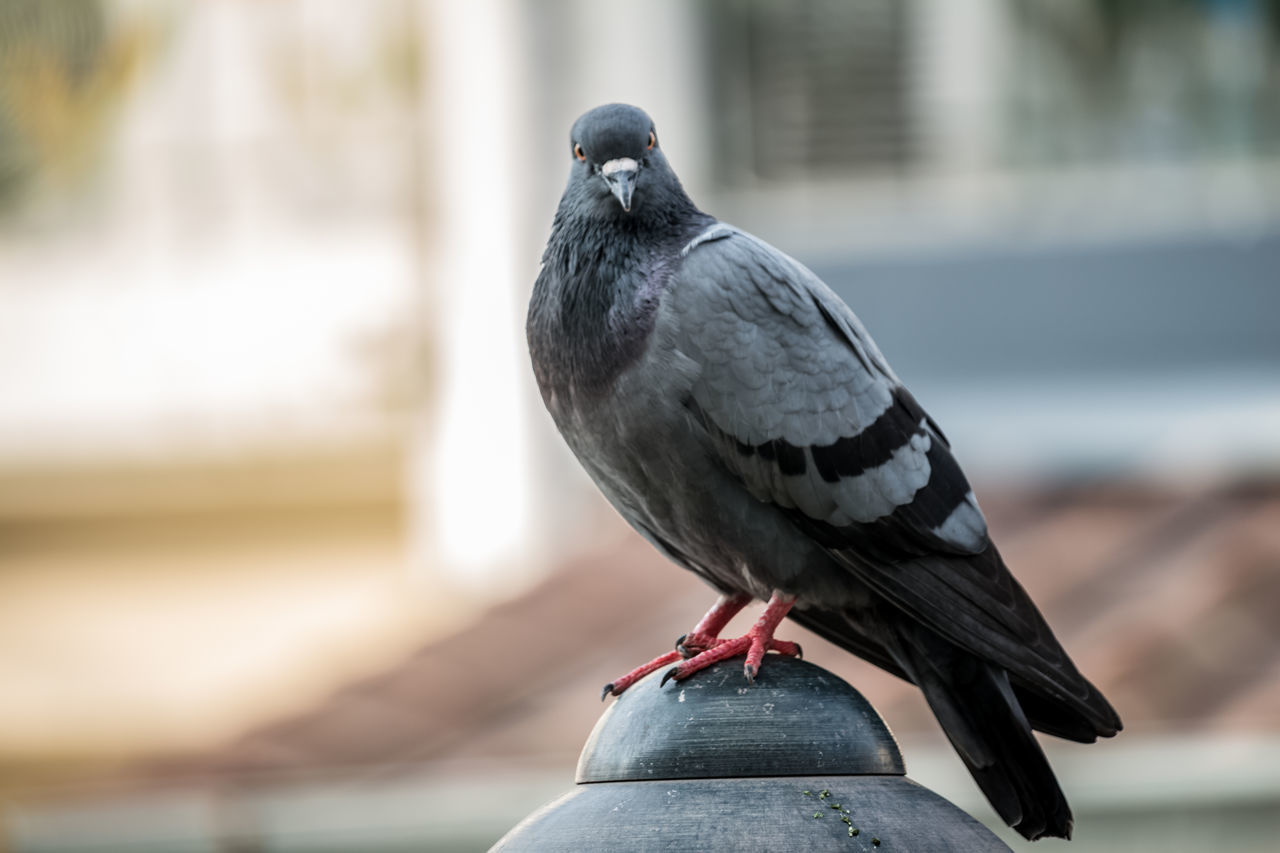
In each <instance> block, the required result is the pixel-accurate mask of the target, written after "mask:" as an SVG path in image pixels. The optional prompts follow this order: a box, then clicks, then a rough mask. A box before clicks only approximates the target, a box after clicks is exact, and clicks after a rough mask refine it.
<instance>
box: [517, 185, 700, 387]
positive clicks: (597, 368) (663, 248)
mask: <svg viewBox="0 0 1280 853" xmlns="http://www.w3.org/2000/svg"><path fill="white" fill-rule="evenodd" d="M711 221H713V220H712V219H711V217H708V216H707V215H706V214H703V213H701V212H700V211H698V210H697V208H695V207H693V205H692V203H690V204H689V207H688V212H687V214H686V215H684V216H680V217H662V218H657V217H652V216H649V217H645V216H635V217H619V218H615V219H602V218H599V217H591V216H583V215H581V214H577V215H575V213H574V212H572V211H567V210H565V209H563V208H562V209H561V211H560V212H559V213H558V215H557V216H556V221H555V224H554V225H553V227H552V233H551V240H550V241H549V242H548V244H547V251H546V254H545V255H544V256H543V270H542V274H541V275H540V276H539V277H538V282H537V284H536V285H535V289H534V297H533V300H532V302H531V304H530V311H529V336H530V345H531V347H532V348H533V350H534V356H535V361H536V362H538V363H539V364H538V365H537V366H538V367H539V384H541V385H543V386H544V391H545V390H546V386H548V385H551V386H554V387H556V388H557V389H558V390H560V391H562V392H563V391H568V392H570V393H571V394H572V396H574V397H575V398H577V397H581V396H586V397H595V396H597V395H598V394H600V393H601V392H603V391H604V390H605V389H606V388H608V387H609V384H610V382H611V380H612V379H613V378H614V377H615V376H616V375H617V374H618V373H619V372H620V371H621V370H623V369H624V368H625V367H626V366H627V365H628V364H630V363H631V362H633V361H634V360H635V359H636V358H638V357H639V356H640V354H641V353H642V352H643V351H644V346H645V342H646V341H647V340H648V337H649V333H650V332H651V331H652V329H653V322H654V315H655V312H656V311H657V308H658V304H659V303H660V301H661V297H662V293H663V291H664V290H665V288H666V285H667V282H668V280H669V279H670V276H671V273H672V272H674V269H675V267H676V265H677V264H678V263H679V253H680V248H681V247H682V246H683V245H685V244H686V243H687V242H688V241H689V240H690V239H692V238H693V237H694V236H695V235H696V234H698V233H699V232H700V231H702V230H703V229H705V228H706V227H707V224H708V223H710V222H711Z"/></svg>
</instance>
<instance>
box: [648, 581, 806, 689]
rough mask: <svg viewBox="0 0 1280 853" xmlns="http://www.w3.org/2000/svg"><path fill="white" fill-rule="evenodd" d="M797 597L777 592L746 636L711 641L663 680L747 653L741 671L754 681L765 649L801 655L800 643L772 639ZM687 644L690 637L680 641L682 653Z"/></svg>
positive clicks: (671, 670) (678, 677)
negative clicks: (706, 646)
mask: <svg viewBox="0 0 1280 853" xmlns="http://www.w3.org/2000/svg"><path fill="white" fill-rule="evenodd" d="M795 600H796V599H795V596H793V595H786V594H784V593H781V592H777V591H775V592H774V593H773V596H772V597H771V598H770V599H769V604H768V605H767V606H766V607H765V609H764V613H762V614H761V615H760V618H759V620H757V621H756V624H754V625H752V626H751V630H750V631H748V632H747V633H746V634H745V635H744V636H741V637H737V638H735V639H732V640H720V639H712V640H710V647H709V648H705V649H704V650H703V651H700V652H698V653H697V654H695V655H693V656H692V657H690V658H688V659H687V660H685V661H682V662H681V663H680V664H678V665H676V666H673V667H671V669H669V670H667V671H666V672H665V673H664V674H663V676H662V682H661V683H662V684H666V683H667V681H668V680H670V679H672V678H674V679H675V680H676V681H682V680H683V679H686V678H688V677H689V676H691V675H693V674H694V673H695V672H698V671H700V670H703V669H706V668H707V667H709V666H711V664H713V663H717V662H719V661H722V660H725V659H726V658H731V657H735V656H737V655H740V654H743V653H744V652H745V653H746V655H747V661H746V664H744V665H743V668H742V671H743V674H744V675H745V676H746V678H747V681H748V682H749V683H752V682H754V681H755V680H756V675H758V674H759V672H760V666H761V664H762V663H763V662H764V655H765V652H777V653H778V654H781V655H787V656H788V657H800V656H801V655H802V651H801V649H800V645H799V644H798V643H793V642H791V641H789V640H775V639H774V638H773V632H774V631H775V630H777V628H778V623H779V622H781V621H782V619H783V617H785V616H786V615H787V612H788V611H789V610H791V606H792V605H793V604H795ZM699 640H702V642H703V643H705V642H707V639H706V638H699ZM688 647H689V644H688V642H687V638H686V642H684V643H677V650H678V651H680V652H681V653H683V652H684V651H685V649H686V648H688ZM651 671H652V670H651Z"/></svg>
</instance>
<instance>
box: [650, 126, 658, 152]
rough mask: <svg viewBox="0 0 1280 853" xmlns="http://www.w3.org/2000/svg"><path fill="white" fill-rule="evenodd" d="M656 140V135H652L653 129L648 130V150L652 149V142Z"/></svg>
mask: <svg viewBox="0 0 1280 853" xmlns="http://www.w3.org/2000/svg"><path fill="white" fill-rule="evenodd" d="M657 141H658V137H656V136H654V135H653V131H652V130H651V131H649V150H650V151H652V150H653V145H654V143H655V142H657Z"/></svg>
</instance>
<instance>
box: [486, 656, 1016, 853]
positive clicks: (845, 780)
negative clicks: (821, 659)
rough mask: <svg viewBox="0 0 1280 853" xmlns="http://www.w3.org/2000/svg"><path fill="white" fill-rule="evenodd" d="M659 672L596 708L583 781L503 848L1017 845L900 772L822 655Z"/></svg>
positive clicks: (890, 749) (881, 728)
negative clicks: (754, 671)
mask: <svg viewBox="0 0 1280 853" xmlns="http://www.w3.org/2000/svg"><path fill="white" fill-rule="evenodd" d="M658 678H659V675H658V673H654V674H653V675H651V676H650V677H649V678H647V679H645V680H644V681H641V682H640V683H639V684H636V685H635V686H633V687H632V688H631V689H630V690H628V691H627V692H626V693H624V694H623V695H622V696H621V697H619V699H618V701H617V702H615V703H614V705H613V706H612V707H611V708H609V710H608V711H606V712H605V714H604V716H602V717H601V718H600V721H599V722H598V723H597V724H596V727H595V729H594V730H593V731H592V733H591V736H590V737H589V738H588V739H587V744H586V746H585V747H584V748H583V750H582V757H581V759H580V760H579V762H578V784H577V785H576V786H575V787H574V790H573V791H571V792H570V793H568V794H566V795H565V796H563V797H561V798H560V799H559V800H557V801H555V802H554V803H551V804H549V805H547V806H545V807H543V808H542V809H539V810H538V811H536V812H534V813H533V814H531V815H530V816H529V817H527V818H526V819H525V820H524V821H523V822H522V823H520V825H518V826H516V827H515V828H514V829H512V830H511V831H510V832H509V833H507V835H506V836H505V837H503V839H502V840H501V841H499V842H498V843H497V844H496V845H495V846H494V848H493V849H494V850H501V851H524V850H529V851H534V850H536V851H542V852H543V853H545V851H579V850H611V851H613V850H616V851H636V852H637V853H642V852H643V851H658V850H700V851H739V850H753V851H794V850H806V851H819V850H823V851H825V850H832V851H835V850H839V851H848V853H854V851H865V853H882V851H883V853H889V851H936V850H971V851H1007V850H1008V848H1007V847H1006V846H1005V845H1004V844H1003V843H1001V841H1000V840H999V839H998V838H996V836H995V835H993V834H992V833H991V831H990V830H988V829H987V828H986V827H984V826H983V825H982V824H980V823H978V822H977V821H976V820H974V819H973V818H971V817H969V815H967V814H965V813H964V812H962V811H961V810H960V809H958V808H956V807H955V806H953V805H952V804H951V803H949V802H947V801H946V800H944V799H942V798H941V797H939V796H938V795H937V794H935V793H933V792H932V791H930V790H928V789H927V788H923V787H921V786H920V785H917V784H916V783H915V782H912V781H911V780H910V779H908V778H907V777H906V776H904V775H903V773H904V770H903V764H902V754H901V753H900V752H899V750H898V745H897V743H896V742H895V741H894V739H893V735H892V734H890V732H889V729H888V727H886V726H885V724H884V721H883V720H881V719H880V715H879V714H877V713H876V711H875V709H874V708H872V707H871V705H870V704H869V703H868V702H867V700H866V699H864V698H863V697H862V695H861V694H860V693H858V691H856V690H854V689H853V688H852V687H850V686H849V685H848V684H847V683H845V682H844V681H843V680H841V679H840V678H839V677H837V676H836V675H834V674H832V673H830V672H828V671H826V670H824V669H822V668H820V667H817V666H814V665H812V664H809V663H805V662H803V661H798V660H794V659H791V658H785V657H778V656H771V657H770V658H769V659H768V660H767V661H766V663H765V666H764V667H762V668H761V670H760V675H759V677H758V678H757V679H756V683H755V684H747V682H746V681H745V680H744V678H743V676H742V661H741V659H737V660H728V661H725V662H723V663H720V664H717V665H715V666H713V667H710V668H708V669H706V670H704V671H703V672H699V673H697V674H695V675H693V676H692V677H690V678H689V679H688V680H686V681H683V682H678V683H670V684H666V685H663V686H662V687H659V686H658Z"/></svg>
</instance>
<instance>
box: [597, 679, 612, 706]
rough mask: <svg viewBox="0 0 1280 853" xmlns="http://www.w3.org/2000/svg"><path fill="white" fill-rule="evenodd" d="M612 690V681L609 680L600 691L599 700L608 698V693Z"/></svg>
mask: <svg viewBox="0 0 1280 853" xmlns="http://www.w3.org/2000/svg"><path fill="white" fill-rule="evenodd" d="M612 692H613V682H612V681H610V682H609V683H608V684H606V685H605V686H604V688H603V689H602V690H601V691H600V701H601V702H603V701H604V700H606V699H608V698H609V694H610V693H612Z"/></svg>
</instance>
